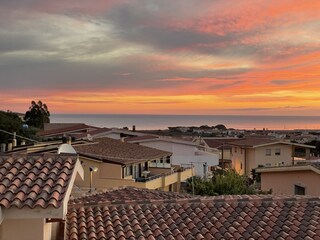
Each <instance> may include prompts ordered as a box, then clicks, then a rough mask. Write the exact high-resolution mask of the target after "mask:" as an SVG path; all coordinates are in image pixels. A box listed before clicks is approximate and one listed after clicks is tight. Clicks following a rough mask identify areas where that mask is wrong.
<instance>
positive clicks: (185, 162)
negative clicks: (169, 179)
mask: <svg viewBox="0 0 320 240" xmlns="http://www.w3.org/2000/svg"><path fill="white" fill-rule="evenodd" d="M126 141H127V142H130V143H136V144H139V145H141V146H146V147H152V148H156V149H160V150H163V151H169V152H172V157H171V159H172V164H175V165H182V166H194V168H195V175H197V176H200V177H206V176H207V175H208V174H210V169H211V167H215V166H217V165H218V164H219V155H218V150H217V149H211V150H210V151H205V148H204V147H203V146H201V145H199V144H197V143H195V142H192V141H187V140H183V139H175V138H170V137H159V136H154V135H145V136H140V137H133V138H127V139H126Z"/></svg>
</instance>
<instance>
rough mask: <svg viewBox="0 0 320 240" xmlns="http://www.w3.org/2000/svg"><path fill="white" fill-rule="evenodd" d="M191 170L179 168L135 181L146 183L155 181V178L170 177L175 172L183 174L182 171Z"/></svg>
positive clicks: (190, 167) (189, 167)
mask: <svg viewBox="0 0 320 240" xmlns="http://www.w3.org/2000/svg"><path fill="white" fill-rule="evenodd" d="M192 168H193V167H192V166H188V167H179V168H178V169H173V170H172V171H171V172H166V173H160V174H157V175H153V176H150V177H139V178H136V179H135V181H136V182H148V181H152V180H155V179H157V178H161V177H166V176H170V175H172V174H175V173H177V172H184V171H186V170H189V169H192Z"/></svg>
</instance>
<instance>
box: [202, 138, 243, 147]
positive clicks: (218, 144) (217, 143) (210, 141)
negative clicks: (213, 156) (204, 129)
mask: <svg viewBox="0 0 320 240" xmlns="http://www.w3.org/2000/svg"><path fill="white" fill-rule="evenodd" d="M203 141H204V142H205V143H206V144H207V145H208V146H209V147H211V148H220V147H221V146H222V145H225V144H228V143H232V142H235V141H239V138H224V139H223V138H219V139H213V138H203Z"/></svg>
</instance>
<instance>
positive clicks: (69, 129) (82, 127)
mask: <svg viewBox="0 0 320 240" xmlns="http://www.w3.org/2000/svg"><path fill="white" fill-rule="evenodd" d="M90 128H93V129H96V128H97V127H92V126H88V125H86V124H84V123H78V124H74V125H68V126H64V125H62V127H61V128H53V129H49V130H42V131H40V132H39V133H38V135H39V136H42V137H45V136H46V137H50V136H55V135H61V134H66V133H71V132H75V131H82V130H86V129H90Z"/></svg>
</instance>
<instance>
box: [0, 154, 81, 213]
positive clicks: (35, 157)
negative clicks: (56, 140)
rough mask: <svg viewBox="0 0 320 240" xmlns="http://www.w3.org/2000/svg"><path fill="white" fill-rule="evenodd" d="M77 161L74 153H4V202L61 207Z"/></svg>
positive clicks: (0, 202) (0, 167)
mask: <svg viewBox="0 0 320 240" xmlns="http://www.w3.org/2000/svg"><path fill="white" fill-rule="evenodd" d="M76 161H77V156H76V155H70V154H60V155H59V154H1V155H0V206H1V207H4V208H11V207H17V208H23V207H28V208H35V207H41V208H47V207H49V206H52V207H54V208H58V207H60V205H61V203H62V202H63V199H64V197H65V194H66V191H67V188H68V185H69V182H70V179H71V176H72V173H73V171H74V168H75V164H76Z"/></svg>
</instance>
